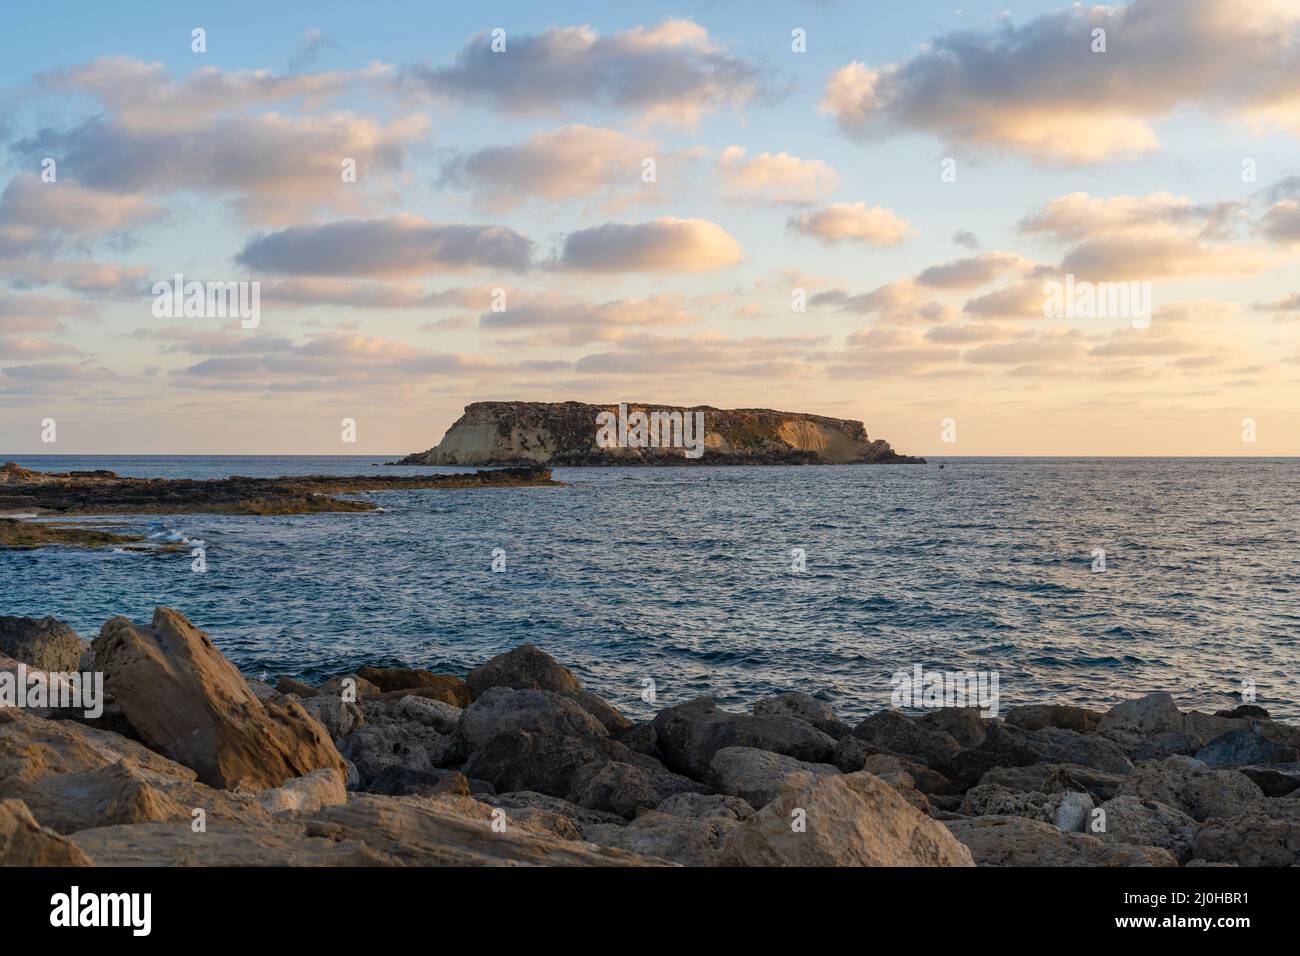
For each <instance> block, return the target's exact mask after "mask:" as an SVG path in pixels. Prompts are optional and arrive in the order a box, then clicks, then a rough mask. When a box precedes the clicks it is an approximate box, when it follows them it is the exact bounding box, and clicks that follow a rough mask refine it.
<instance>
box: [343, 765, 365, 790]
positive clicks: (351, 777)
mask: <svg viewBox="0 0 1300 956" xmlns="http://www.w3.org/2000/svg"><path fill="white" fill-rule="evenodd" d="M343 765H344V766H345V767H346V768H347V788H348V789H349V790H360V789H361V771H360V770H358V769H357V765H356V764H354V763H353V762H352V761H351V760H349V759H348V758H347V757H344V758H343Z"/></svg>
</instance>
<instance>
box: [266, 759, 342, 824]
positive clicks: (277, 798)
mask: <svg viewBox="0 0 1300 956" xmlns="http://www.w3.org/2000/svg"><path fill="white" fill-rule="evenodd" d="M346 784H347V778H346V777H345V776H344V775H343V774H341V773H339V772H338V771H337V770H335V769H334V768H332V767H328V768H325V769H323V770H314V771H312V772H311V773H309V774H307V776H305V777H298V778H297V779H296V780H290V781H289V782H288V783H285V784H284V785H282V786H279V787H276V788H275V789H274V790H263V791H262V792H261V793H259V794H258V795H257V800H258V802H259V803H260V804H261V805H262V806H263V807H264V808H265V809H266V811H267V812H268V813H290V812H295V813H300V812H309V813H315V812H316V811H318V810H320V809H321V808H322V807H335V806H339V805H340V804H344V803H347V802H348V790H347V786H346Z"/></svg>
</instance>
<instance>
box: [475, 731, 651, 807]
mask: <svg viewBox="0 0 1300 956" xmlns="http://www.w3.org/2000/svg"><path fill="white" fill-rule="evenodd" d="M610 760H616V761H619V762H621V763H630V764H633V765H634V766H640V767H645V768H646V769H648V770H662V769H663V767H662V765H661V764H660V763H659V762H658V761H657V760H655V759H654V758H653V757H647V756H645V755H644V754H638V753H636V752H635V751H632V750H628V749H627V748H626V747H624V746H623V745H622V744H619V743H616V742H615V741H612V740H610V739H609V738H607V737H575V736H572V735H568V734H565V735H555V734H549V733H537V732H535V731H529V730H514V731H511V732H509V733H504V734H501V735H500V736H497V737H494V738H492V740H491V741H489V742H488V743H487V745H485V746H483V747H480V748H478V749H477V750H475V751H474V752H473V753H472V754H470V755H469V760H467V761H466V762H465V766H464V767H463V768H461V769H462V772H463V773H464V774H465V776H467V777H469V778H470V779H478V780H486V781H488V782H489V783H491V784H492V785H493V786H494V787H496V789H497V792H498V793H506V792H508V791H512V790H533V791H536V792H538V793H544V794H547V795H549V796H552V797H560V798H567V797H568V794H569V790H570V788H571V786H572V784H573V780H574V778H575V776H576V775H577V774H578V771H579V770H581V769H582V768H583V767H586V766H587V765H588V764H603V763H605V762H606V761H610Z"/></svg>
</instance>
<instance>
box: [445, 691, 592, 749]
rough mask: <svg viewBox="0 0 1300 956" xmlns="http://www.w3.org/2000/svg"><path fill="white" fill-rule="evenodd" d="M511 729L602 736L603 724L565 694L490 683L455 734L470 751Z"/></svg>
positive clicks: (576, 735)
mask: <svg viewBox="0 0 1300 956" xmlns="http://www.w3.org/2000/svg"><path fill="white" fill-rule="evenodd" d="M514 730H528V731H532V732H534V733H540V734H544V735H548V736H554V737H563V736H573V737H604V736H605V735H606V731H605V727H604V725H603V724H601V723H600V721H598V720H597V719H596V718H595V717H593V716H592V715H591V714H590V713H588V712H587V711H585V710H583V709H582V708H581V707H580V706H578V704H577V703H575V702H574V701H572V700H570V699H569V698H567V697H561V696H560V695H559V694H554V693H552V692H550V691H547V690H511V689H510V688H507V687H491V688H488V689H487V690H486V691H484V692H483V693H482V694H480V695H479V696H478V698H477V699H476V700H475V701H474V703H472V704H470V705H469V706H468V707H466V708H465V710H464V712H463V713H462V714H461V715H460V723H459V724H458V725H457V728H456V734H457V736H458V737H459V738H460V739H461V740H463V741H464V745H465V750H466V751H467V752H469V753H472V752H474V751H475V750H478V749H479V748H481V747H483V746H485V745H486V744H488V743H489V742H490V741H491V740H492V739H493V738H494V737H499V736H501V735H502V734H506V733H509V732H511V731H514Z"/></svg>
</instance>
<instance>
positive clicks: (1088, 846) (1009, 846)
mask: <svg viewBox="0 0 1300 956" xmlns="http://www.w3.org/2000/svg"><path fill="white" fill-rule="evenodd" d="M941 825H942V826H946V827H947V828H948V829H949V831H951V833H952V835H953V836H954V837H956V838H957V839H958V840H960V841H961V842H962V843H963V844H965V845H966V846H967V847H969V848H970V852H971V854H972V855H973V856H974V858H975V862H976V863H977V864H978V865H980V866H1177V865H1178V861H1177V860H1176V859H1175V858H1174V857H1173V855H1172V854H1170V853H1169V851H1168V850H1162V849H1160V848H1158V847H1137V846H1129V845H1127V844H1124V843H1117V842H1112V843H1107V842H1104V841H1102V840H1099V839H1098V838H1097V837H1095V836H1090V835H1088V834H1085V833H1063V832H1062V831H1060V830H1058V829H1057V828H1056V827H1054V826H1053V825H1052V824H1050V823H1044V822H1042V821H1040V820H1029V819H1026V818H1025V817H1009V816H988V817H971V818H969V819H966V820H947V821H945V822H944V823H943V824H941Z"/></svg>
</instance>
